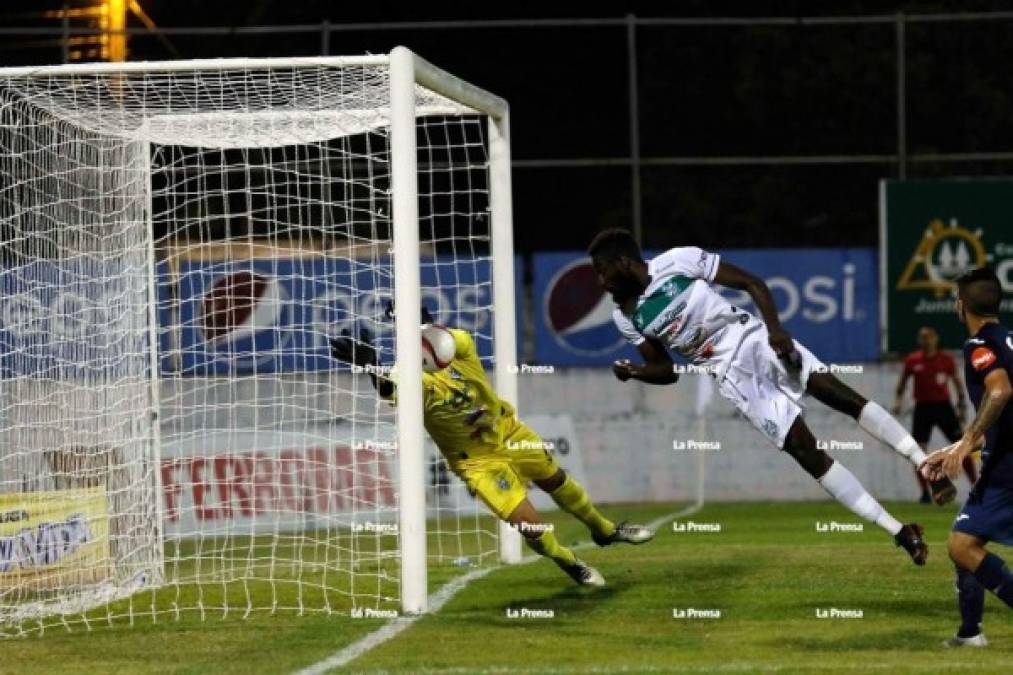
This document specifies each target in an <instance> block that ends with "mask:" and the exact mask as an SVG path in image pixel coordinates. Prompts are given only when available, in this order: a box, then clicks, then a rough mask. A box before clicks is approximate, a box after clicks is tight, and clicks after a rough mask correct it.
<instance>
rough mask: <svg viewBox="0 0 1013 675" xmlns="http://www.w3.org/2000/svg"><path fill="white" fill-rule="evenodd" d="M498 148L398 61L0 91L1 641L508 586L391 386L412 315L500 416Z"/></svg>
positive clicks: (243, 62) (407, 603) (506, 167)
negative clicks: (335, 342) (346, 347)
mask: <svg viewBox="0 0 1013 675" xmlns="http://www.w3.org/2000/svg"><path fill="white" fill-rule="evenodd" d="M508 125H509V121H508V109H507V104H506V103H505V102H504V101H503V100H502V99H500V98H498V97H496V96H494V95H491V94H489V93H487V92H485V91H483V90H481V89H479V88H477V87H474V86H472V85H470V84H468V83H467V82H464V81H462V80H460V79H458V78H456V77H454V76H452V75H450V74H448V73H446V72H444V71H442V70H440V69H438V68H436V67H434V66H432V65H430V64H429V63H427V62H426V61H424V60H422V59H421V58H419V57H418V56H416V55H414V54H413V53H412V52H410V51H409V50H407V49H405V48H401V47H399V48H397V49H395V50H394V51H392V52H391V53H390V55H384V56H362V57H348V58H292V59H225V60H208V61H178V62H164V63H115V64H75V65H68V66H52V67H42V68H13V69H12V68H8V69H0V256H2V267H0V286H2V297H0V352H2V354H0V371H2V372H0V634H3V635H12V634H21V633H24V632H27V631H31V630H36V629H43V628H45V627H47V626H50V625H63V626H67V627H72V626H75V625H81V624H83V625H89V626H90V625H93V624H96V623H105V622H114V621H116V620H117V619H121V618H129V619H130V620H134V619H136V618H139V617H143V616H150V617H153V618H159V617H163V616H168V617H175V618H182V617H189V616H197V617H198V620H199V619H200V618H204V617H211V616H247V615H250V614H252V613H255V612H276V611H283V610H293V611H295V612H299V613H304V612H324V613H334V614H346V615H349V616H371V615H372V616H376V615H380V616H387V615H391V614H394V613H396V612H398V611H401V612H408V613H417V612H423V611H425V610H426V597H427V571H428V570H431V569H433V568H434V567H435V566H445V567H447V570H446V575H447V576H450V575H452V574H454V573H456V572H458V571H460V569H459V568H462V567H468V566H472V565H481V564H490V563H492V562H494V561H496V560H497V559H501V560H504V561H506V562H514V561H516V560H518V559H519V557H520V548H519V543H518V539H517V537H516V535H515V534H512V533H510V531H509V530H507V529H504V528H502V526H500V525H499V524H498V523H496V521H495V520H494V519H492V518H491V517H489V516H488V515H486V513H485V512H484V511H483V510H482V509H481V508H480V507H479V505H478V504H476V503H475V502H474V500H473V499H472V498H471V497H470V496H469V495H467V493H466V492H465V491H464V490H462V489H461V488H460V486H458V485H457V484H456V479H455V478H453V477H452V476H449V475H448V472H447V470H446V467H445V466H444V465H443V464H442V463H441V461H440V458H439V455H438V453H437V452H436V450H435V448H433V447H432V446H431V444H430V443H429V442H428V441H427V439H426V434H425V431H424V429H423V421H422V386H421V379H420V378H408V377H404V375H403V374H404V373H411V372H421V357H420V333H419V307H420V306H421V305H425V306H426V307H427V308H428V309H429V310H430V311H431V312H432V313H433V314H434V315H435V317H436V319H437V320H438V321H439V322H440V323H444V324H447V325H452V326H458V327H461V328H465V329H467V330H469V331H471V333H472V334H473V335H474V336H475V340H476V343H477V345H478V348H479V352H480V354H481V356H482V357H483V359H485V360H486V362H487V363H488V364H489V367H490V368H491V369H494V371H495V377H494V383H495V385H496V387H497V389H498V391H499V393H500V395H501V396H503V397H504V398H506V399H508V400H514V401H516V400H517V387H516V380H515V375H514V374H513V371H514V370H515V369H512V368H511V366H512V365H513V364H514V362H515V359H516V338H515V312H514V284H515V278H514V257H513V256H514V254H513V243H512V216H511V189H510V145H509V132H508V128H509V127H508ZM390 301H393V305H394V308H395V311H394V312H393V313H391V312H389V311H388V305H389V304H390ZM346 330H347V331H349V333H351V334H352V335H354V336H357V337H358V336H360V335H362V336H363V337H365V338H367V339H368V340H369V341H370V342H372V344H373V345H374V346H375V348H376V349H377V352H378V356H379V364H378V367H380V368H383V367H386V366H390V365H393V364H394V363H395V361H396V363H397V366H398V370H399V372H400V373H402V375H401V377H400V384H399V390H398V405H397V407H396V408H393V407H391V406H389V405H387V404H385V403H381V402H378V400H377V398H376V396H375V395H374V392H373V389H372V387H371V385H370V379H369V374H370V373H369V372H359V370H360V369H358V368H350V367H348V366H345V365H341V364H338V363H336V362H335V361H334V360H333V359H331V357H330V355H329V344H328V338H329V337H333V336H336V335H340V334H341V333H342V332H343V331H346ZM441 574H442V573H441Z"/></svg>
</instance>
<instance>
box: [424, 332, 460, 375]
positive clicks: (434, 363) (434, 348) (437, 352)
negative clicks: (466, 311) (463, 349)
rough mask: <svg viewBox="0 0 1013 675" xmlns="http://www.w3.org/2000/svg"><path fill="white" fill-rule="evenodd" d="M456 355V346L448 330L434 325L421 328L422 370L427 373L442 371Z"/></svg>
mask: <svg viewBox="0 0 1013 675" xmlns="http://www.w3.org/2000/svg"><path fill="white" fill-rule="evenodd" d="M456 353H457V345H456V344H455V343H454V336H453V334H452V333H451V332H450V331H449V330H447V329H446V328H444V327H443V326H437V325H436V324H429V325H427V326H423V327H422V370H424V371H426V372H427V373H435V372H437V371H440V370H443V369H444V368H446V367H447V366H449V365H450V362H451V361H453V360H454V354H456Z"/></svg>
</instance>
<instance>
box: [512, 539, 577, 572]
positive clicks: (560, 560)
mask: <svg viewBox="0 0 1013 675" xmlns="http://www.w3.org/2000/svg"><path fill="white" fill-rule="evenodd" d="M524 541H526V542H528V546H530V547H531V548H532V550H534V552H535V553H537V554H538V555H543V556H545V557H546V558H551V559H552V560H553V561H554V562H555V563H556V564H557V565H559V566H560V567H570V566H571V565H573V563H575V562H577V556H575V555H574V554H573V551H571V550H570V549H568V548H566V547H565V546H563V545H562V544H560V543H559V540H558V539H556V535H555V534H553V533H552V532H548V531H546V532H542V533H541V534H540V535H539V536H538V538H537V539H532V538H531V537H524Z"/></svg>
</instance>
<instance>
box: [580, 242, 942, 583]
mask: <svg viewBox="0 0 1013 675" xmlns="http://www.w3.org/2000/svg"><path fill="white" fill-rule="evenodd" d="M588 252H589V253H590V255H591V258H592V261H593V263H594V268H595V271H596V272H597V274H598V279H599V281H600V283H601V284H602V287H603V288H604V289H605V290H606V291H608V292H609V293H610V294H611V295H612V298H613V299H614V300H615V301H616V305H617V306H616V310H615V312H614V314H613V318H614V320H615V322H616V325H617V326H618V328H619V330H620V331H621V332H622V334H623V335H624V336H625V337H626V338H627V340H629V342H630V343H632V344H633V345H635V346H636V348H637V350H638V351H639V352H640V355H641V356H643V358H644V361H645V363H643V364H634V363H631V362H630V361H629V360H625V359H624V360H621V361H617V362H616V363H615V364H613V371H614V372H615V374H616V377H618V378H619V379H620V380H622V381H626V380H629V379H636V380H641V381H643V382H647V383H649V384H672V383H674V382H676V381H678V379H679V377H678V374H677V373H676V372H675V368H674V367H673V361H672V357H671V354H670V352H675V353H677V354H680V355H681V356H682V357H684V358H685V359H687V360H688V361H689V362H690V363H692V364H693V365H694V366H696V367H698V368H699V369H700V370H704V371H707V372H709V373H710V374H711V375H713V377H714V378H715V379H716V380H717V385H718V391H719V392H720V393H721V395H722V396H723V397H724V398H726V399H728V400H729V401H731V402H732V403H733V404H734V405H735V407H736V408H737V409H738V410H739V412H740V413H741V414H742V415H743V416H744V417H745V418H746V419H747V420H749V422H750V423H751V424H752V425H753V426H754V427H756V428H757V429H758V430H759V431H760V432H761V433H762V434H763V435H764V436H765V437H766V438H767V440H768V441H770V442H771V443H772V444H773V445H775V446H776V447H778V448H780V449H783V450H784V451H785V452H787V453H788V454H789V455H791V456H792V457H793V458H794V459H795V460H796V461H797V462H798V463H799V464H800V465H801V466H802V468H803V469H805V470H806V471H807V472H808V473H809V475H811V476H812V477H813V478H815V479H816V480H817V481H818V482H819V483H820V485H821V486H822V487H823V489H825V490H826V491H827V492H828V493H829V494H830V495H831V496H833V497H834V498H835V499H836V500H837V501H838V502H840V503H841V504H842V505H844V506H845V507H846V508H848V509H849V510H851V511H852V512H853V513H855V514H856V515H859V516H861V517H863V518H865V519H867V520H869V521H870V522H874V523H876V524H877V525H879V526H880V527H882V528H883V529H884V530H886V531H887V532H888V533H889V534H891V535H893V537H894V541H895V542H896V543H897V545H898V546H901V547H903V548H904V549H905V550H906V551H907V552H908V553H909V554H910V555H911V558H912V560H914V562H915V564H918V565H923V564H925V559H926V557H927V555H928V547H927V546H926V545H925V542H924V540H923V538H922V528H921V526H919V525H917V524H915V523H911V524H908V525H902V524H901V523H900V522H899V521H898V520H897V519H895V518H894V517H893V516H891V515H890V514H889V513H888V512H887V511H886V509H884V508H883V507H882V505H880V504H879V502H877V501H876V500H875V499H874V498H873V497H872V495H870V494H869V493H868V492H867V491H866V490H865V488H864V487H862V485H861V483H859V481H858V479H857V478H855V476H854V475H853V474H852V473H851V472H850V471H849V470H848V469H847V468H845V467H844V465H842V464H841V463H840V462H837V461H835V460H834V459H833V458H831V457H830V456H829V455H827V454H826V453H825V452H824V451H823V450H820V449H818V448H817V445H816V439H815V437H814V436H813V434H812V432H811V431H810V430H809V428H808V426H806V424H805V421H804V420H803V419H802V416H801V414H800V413H801V411H802V397H803V396H804V395H806V394H810V395H812V396H813V397H814V398H816V399H817V400H819V401H821V402H823V403H824V404H826V405H828V406H830V407H831V408H833V409H835V410H838V411H840V412H843V413H845V414H847V415H849V416H851V417H853V418H855V419H856V420H857V421H858V424H859V425H860V426H861V427H862V428H863V429H865V430H866V431H867V432H869V433H870V434H871V435H873V436H874V437H876V438H877V439H879V440H880V441H882V442H883V443H885V444H886V445H888V446H890V447H892V448H893V449H894V450H896V451H897V452H898V453H899V454H901V455H902V456H904V457H905V458H907V459H908V460H910V461H911V463H912V464H914V465H915V466H918V465H919V464H920V463H921V462H922V460H923V459H924V457H925V455H924V453H923V452H922V450H921V448H920V447H919V445H918V443H917V442H916V441H915V440H914V439H913V438H912V437H911V435H910V434H909V433H908V432H907V430H906V429H905V428H904V427H903V426H901V424H900V423H898V422H897V421H896V420H895V419H894V418H893V417H891V416H890V414H889V413H887V411H886V410H885V409H883V407H882V406H880V405H879V404H877V403H875V402H873V401H868V400H866V399H865V398H863V397H862V396H861V395H860V394H858V393H857V392H855V391H854V390H853V389H851V388H850V387H848V386H847V385H845V384H844V383H843V382H841V381H840V380H839V379H838V378H837V377H835V376H834V375H832V374H831V373H829V372H827V368H826V367H825V366H824V365H823V364H822V363H821V362H820V361H819V359H817V358H816V357H815V356H813V354H812V353H811V352H810V351H809V350H808V349H806V348H805V347H804V346H803V345H801V344H800V343H798V342H796V341H794V340H792V338H791V336H790V335H789V334H788V333H787V332H786V331H785V330H784V328H782V326H781V323H780V320H779V319H778V316H777V310H776V308H775V305H774V299H773V297H772V296H771V293H770V289H769V288H767V285H766V283H764V281H763V280H762V279H760V278H758V277H756V276H754V275H752V274H750V273H749V272H746V271H745V270H742V269H739V268H737V267H735V266H734V265H731V264H729V263H727V262H724V261H723V260H721V258H720V256H718V255H716V254H713V253H708V252H707V251H703V250H701V249H699V248H695V247H682V248H673V249H671V250H669V251H666V252H665V253H662V254H661V255H659V256H658V257H656V258H653V259H652V260H650V261H649V262H645V261H644V260H643V257H642V255H641V252H640V248H639V246H637V243H636V241H635V240H634V239H633V237H632V236H631V235H630V233H629V232H627V231H625V230H620V229H612V230H606V231H604V232H601V233H600V234H598V235H597V236H596V237H595V238H594V240H593V241H592V242H591V245H590V247H589V249H588ZM711 284H720V285H722V286H727V287H729V288H735V289H739V290H744V291H746V292H748V293H749V295H750V297H751V298H752V299H753V302H754V303H755V304H756V307H757V309H758V310H759V313H760V315H761V316H762V317H763V321H760V320H759V319H757V318H756V317H754V316H753V315H752V314H750V313H749V312H746V311H744V310H742V309H740V308H738V307H735V306H733V305H732V304H731V303H729V302H728V301H727V300H725V299H724V298H723V297H721V295H719V294H718V293H717V291H715V290H714V289H713V288H711ZM933 493H934V495H935V497H936V500H937V502H938V503H945V502H946V501H949V500H952V499H953V496H954V493H955V490H954V488H953V484H952V483H951V482H950V481H949V480H948V479H947V480H940V481H937V482H936V483H935V484H933Z"/></svg>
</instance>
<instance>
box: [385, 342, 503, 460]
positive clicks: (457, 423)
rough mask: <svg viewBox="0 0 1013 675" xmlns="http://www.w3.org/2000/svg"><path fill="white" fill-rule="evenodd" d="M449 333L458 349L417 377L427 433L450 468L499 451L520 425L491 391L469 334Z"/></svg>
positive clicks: (395, 377)
mask: <svg viewBox="0 0 1013 675" xmlns="http://www.w3.org/2000/svg"><path fill="white" fill-rule="evenodd" d="M448 330H449V331H450V333H451V334H452V335H453V336H454V343H455V344H456V345H457V351H456V352H455V353H454V360H453V361H451V362H450V365H449V366H447V367H446V368H444V369H443V370H440V371H437V372H435V373H422V398H423V411H424V412H423V420H424V423H425V427H426V431H428V432H429V435H430V436H432V438H433V441H435V442H436V445H437V446H438V447H439V448H440V451H441V452H442V453H443V455H444V456H445V457H446V458H447V461H448V462H449V463H450V464H451V467H453V466H454V465H455V464H457V463H458V462H460V461H463V460H467V459H473V458H476V457H480V456H482V455H488V454H490V453H493V452H497V451H498V450H501V449H502V448H503V447H504V445H505V443H506V439H507V438H508V437H509V436H510V435H511V434H512V433H514V432H515V431H516V430H517V427H518V426H519V422H518V421H517V418H516V415H515V410H514V408H513V406H512V405H510V404H509V403H507V402H506V401H504V400H502V399H501V398H500V397H499V396H497V395H496V392H495V391H494V390H493V388H492V384H490V382H489V379H488V378H487V377H486V375H485V369H484V368H482V362H481V361H480V360H479V358H478V351H477V349H476V347H475V341H474V340H473V339H472V337H471V335H470V334H469V333H468V332H467V331H463V330H459V329H457V328H448ZM392 379H394V380H395V381H396V380H397V376H396V375H394V376H392Z"/></svg>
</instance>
